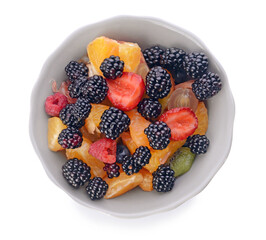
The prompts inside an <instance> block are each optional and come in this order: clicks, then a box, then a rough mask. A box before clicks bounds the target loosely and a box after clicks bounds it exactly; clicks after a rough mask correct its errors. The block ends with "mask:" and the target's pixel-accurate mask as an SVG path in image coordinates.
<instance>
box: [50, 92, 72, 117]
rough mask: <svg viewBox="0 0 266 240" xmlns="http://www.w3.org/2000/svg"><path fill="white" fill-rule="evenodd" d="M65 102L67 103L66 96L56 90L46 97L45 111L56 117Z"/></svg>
mask: <svg viewBox="0 0 266 240" xmlns="http://www.w3.org/2000/svg"><path fill="white" fill-rule="evenodd" d="M67 104H68V101H67V97H66V96H65V95H63V94H61V93H59V92H58V93H55V94H54V95H51V96H49V97H47V98H46V101H45V111H46V113H47V114H48V115H50V116H53V117H58V116H59V113H60V111H61V110H62V109H63V108H64V107H65V106H66V105H67Z"/></svg>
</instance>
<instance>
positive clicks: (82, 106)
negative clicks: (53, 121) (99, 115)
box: [75, 98, 91, 120]
mask: <svg viewBox="0 0 266 240" xmlns="http://www.w3.org/2000/svg"><path fill="white" fill-rule="evenodd" d="M90 112H91V104H90V101H89V100H88V99H87V98H78V100H77V101H76V103H75V115H76V116H77V118H78V119H84V120H85V119H86V118H87V117H88V116H89V114H90Z"/></svg>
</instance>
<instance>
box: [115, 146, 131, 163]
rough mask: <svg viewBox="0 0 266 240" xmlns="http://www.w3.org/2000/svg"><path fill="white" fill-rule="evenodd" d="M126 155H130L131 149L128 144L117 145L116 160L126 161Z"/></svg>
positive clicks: (119, 161)
mask: <svg viewBox="0 0 266 240" xmlns="http://www.w3.org/2000/svg"><path fill="white" fill-rule="evenodd" d="M124 156H130V151H129V150H128V148H127V146H125V145H123V144H117V146H116V162H117V163H122V162H123V161H124Z"/></svg>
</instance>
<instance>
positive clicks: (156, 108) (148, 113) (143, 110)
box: [138, 98, 162, 120]
mask: <svg viewBox="0 0 266 240" xmlns="http://www.w3.org/2000/svg"><path fill="white" fill-rule="evenodd" d="M161 111H162V105H161V103H160V102H159V101H158V100H155V99H151V98H143V99H142V100H141V101H140V102H139V104H138V112H139V113H140V114H141V115H142V116H143V117H144V118H146V119H147V120H153V119H155V118H157V117H158V116H159V115H160V114H161Z"/></svg>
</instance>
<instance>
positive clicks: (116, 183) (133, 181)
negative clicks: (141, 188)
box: [104, 172, 143, 199]
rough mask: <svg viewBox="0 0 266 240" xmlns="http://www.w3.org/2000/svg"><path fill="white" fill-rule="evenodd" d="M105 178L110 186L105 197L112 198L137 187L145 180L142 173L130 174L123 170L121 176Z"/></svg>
mask: <svg viewBox="0 0 266 240" xmlns="http://www.w3.org/2000/svg"><path fill="white" fill-rule="evenodd" d="M104 180H105V181H106V183H107V184H108V186H109V187H108V190H107V192H106V195H105V196H104V198H106V199H110V198H115V197H118V196H120V195H122V194H124V193H126V192H128V191H130V190H131V189H133V188H135V187H137V186H138V185H139V184H140V183H141V182H142V181H143V177H142V174H141V173H135V174H133V175H130V176H128V175H126V173H124V172H122V173H120V175H119V177H116V178H112V179H110V178H107V177H106V178H105V179H104Z"/></svg>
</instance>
